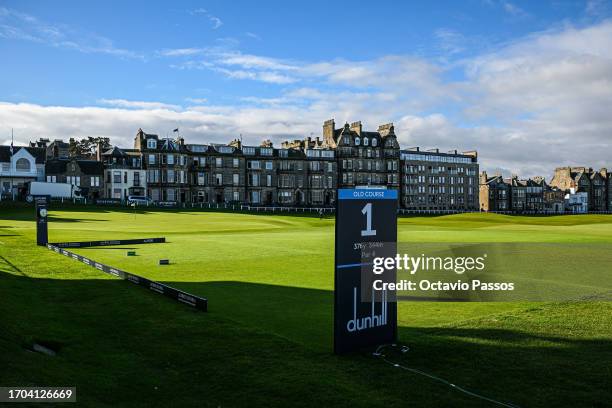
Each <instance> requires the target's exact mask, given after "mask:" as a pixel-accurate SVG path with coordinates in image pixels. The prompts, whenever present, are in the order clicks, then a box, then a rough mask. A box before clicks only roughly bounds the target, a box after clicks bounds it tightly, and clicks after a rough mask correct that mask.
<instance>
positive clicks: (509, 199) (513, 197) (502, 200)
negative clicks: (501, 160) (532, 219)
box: [479, 171, 548, 213]
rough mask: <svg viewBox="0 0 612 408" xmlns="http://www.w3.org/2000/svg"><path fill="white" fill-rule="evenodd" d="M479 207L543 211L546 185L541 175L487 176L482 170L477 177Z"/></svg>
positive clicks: (492, 209)
mask: <svg viewBox="0 0 612 408" xmlns="http://www.w3.org/2000/svg"><path fill="white" fill-rule="evenodd" d="M479 184H480V185H479V191H480V209H481V210H482V211H512V212H516V213H521V212H543V211H545V210H546V207H545V203H544V193H545V191H547V188H548V187H547V185H546V182H545V181H544V178H543V177H534V178H531V179H519V178H518V176H517V175H515V174H513V175H512V176H511V177H510V178H503V177H502V176H501V174H496V175H494V176H492V177H489V176H488V175H487V173H486V172H484V171H483V172H482V173H481V174H480V178H479Z"/></svg>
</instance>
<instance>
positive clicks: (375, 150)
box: [323, 119, 400, 190]
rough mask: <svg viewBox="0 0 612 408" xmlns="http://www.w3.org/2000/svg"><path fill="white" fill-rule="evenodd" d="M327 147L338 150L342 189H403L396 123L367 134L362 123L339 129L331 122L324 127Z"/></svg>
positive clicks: (324, 140)
mask: <svg viewBox="0 0 612 408" xmlns="http://www.w3.org/2000/svg"><path fill="white" fill-rule="evenodd" d="M323 146H324V147H326V148H331V149H334V150H335V151H336V159H337V162H338V170H337V172H338V175H337V176H338V188H354V187H355V186H372V187H376V186H385V187H386V188H388V189H395V190H399V185H400V183H399V160H400V155H399V144H398V143H397V137H396V135H395V128H394V127H393V124H392V123H388V124H386V125H381V126H379V127H378V131H376V132H367V131H363V129H362V125H361V122H353V123H352V124H351V125H349V124H348V123H346V124H345V125H344V127H342V128H339V129H336V128H335V122H334V120H333V119H330V120H328V121H326V122H325V123H324V124H323Z"/></svg>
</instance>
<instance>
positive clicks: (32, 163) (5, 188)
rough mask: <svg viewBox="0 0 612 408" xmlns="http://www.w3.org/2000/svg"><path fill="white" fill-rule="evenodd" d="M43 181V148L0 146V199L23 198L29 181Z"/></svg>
mask: <svg viewBox="0 0 612 408" xmlns="http://www.w3.org/2000/svg"><path fill="white" fill-rule="evenodd" d="M44 180H45V149H44V148H43V147H25V146H15V147H14V148H13V152H12V154H11V147H10V146H0V198H13V197H14V198H25V196H26V195H27V191H28V183H29V182H30V181H44Z"/></svg>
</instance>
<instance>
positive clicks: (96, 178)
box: [45, 157, 104, 200]
mask: <svg viewBox="0 0 612 408" xmlns="http://www.w3.org/2000/svg"><path fill="white" fill-rule="evenodd" d="M45 175H46V181H47V182H49V183H68V184H72V185H73V186H76V187H78V188H79V190H80V191H81V197H84V198H88V199H92V200H96V199H99V198H102V197H104V164H103V163H102V162H100V161H97V160H84V159H77V158H74V157H73V158H69V159H50V160H47V162H46V163H45Z"/></svg>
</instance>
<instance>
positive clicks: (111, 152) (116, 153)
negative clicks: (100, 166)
mask: <svg viewBox="0 0 612 408" xmlns="http://www.w3.org/2000/svg"><path fill="white" fill-rule="evenodd" d="M102 156H110V157H119V158H124V157H126V156H127V154H126V153H125V152H124V151H123V150H121V149H120V148H118V147H117V146H114V147H113V148H112V149H108V150H107V151H105V152H104V153H102Z"/></svg>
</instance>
